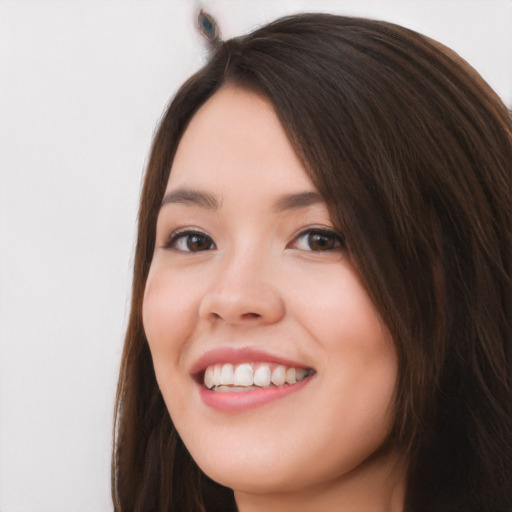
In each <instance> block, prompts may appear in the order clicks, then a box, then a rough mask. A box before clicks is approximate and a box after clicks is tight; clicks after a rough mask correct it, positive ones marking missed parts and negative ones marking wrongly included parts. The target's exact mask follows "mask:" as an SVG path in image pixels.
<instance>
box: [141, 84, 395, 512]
mask: <svg viewBox="0 0 512 512" xmlns="http://www.w3.org/2000/svg"><path fill="white" fill-rule="evenodd" d="M143 321H144V328H145V331H146V335H147V338H148V342H149V346H150V349H151V353H152V357H153V363H154V367H155V373H156V377H157V380H158V383H159V386H160V389H161V391H162V395H163V397H164V400H165V402H166V405H167V407H168V409H169V412H170V415H171V417H172V420H173V422H174V425H175V426H176V428H177V430H178V432H179V434H180V436H181V437H182V439H183V441H184V443H185V445H186V446H187V449H188V450H189V451H190V453H191V455H192V457H193V458H194V460H195V461H196V462H197V464H198V465H199V466H200V467H201V469H202V470H203V471H204V472H205V473H206V474H207V475H209V476H210V477H211V478H212V479H214V480H216V481H218V482H219V483H221V484H223V485H225V486H228V487H231V488H232V489H233V490H234V493H235V499H236V501H237V506H238V508H239V510H240V512H259V511H266V512H272V511H279V512H285V511H287V510H293V511H294V512H297V511H299V512H300V511H311V510H315V511H317V512H322V511H332V510H348V511H350V512H357V511H364V512H398V511H400V510H401V509H402V503H403V475H404V467H403V464H402V463H401V461H400V457H399V456H398V455H396V454H395V453H393V452H386V455H385V456H381V457H372V455H373V454H374V453H375V452H376V450H377V449H378V448H379V447H380V446H381V445H382V443H383V441H384V440H385V438H386V435H387V434H388V432H389V430H390V427H391V423H392V404H393V394H394V389H395V382H396V376H397V357H396V352H395V349H394V345H393V342H392V340H391V337H390V335H389V333H388V331H387V329H386V327H385V325H384V324H383V322H382V320H381V318H380V316H379V315H378V313H377V311H376V310H375V308H374V306H373V304H372V302H371V301H370V299H369V297H368V294H367V293H366V291H365V289H364V287H363V286H362V283H361V281H360V279H359V277H358V273H357V271H356V269H355V266H354V264H353V262H352V260H351V256H350V253H349V251H348V250H347V248H346V246H345V241H344V238H343V234H341V233H339V232H337V231H336V228H335V226H334V224H333V222H332V220H331V218H330V216H329V213H328V209H327V206H326V204H325V203H324V202H323V201H322V198H321V197H320V196H319V195H318V193H317V191H316V189H315V187H314V186H313V184H312V182H311V180H310V178H309V177H308V176H307V174H306V173H305V171H304V168H303V166H302V164H301V162H300V160H299V159H298V158H297V156H296V154H295V152H294V150H293V147H292V146H291V145H290V142H289V141H288V138H287V137H286V134H285V132H284V130H283V128H282V126H281V124H280V122H279V120H278V118H277V116H276V114H275V112H274V110H273V108H272V106H271V104H270V103H269V102H268V101H267V100H266V99H265V98H262V97H261V96H259V95H256V94H254V93H252V92H247V91H245V90H242V89H239V88H236V87H234V86H225V87H223V88H222V89H221V90H220V91H218V92H217V93H216V94H215V95H214V96H213V97H212V98H211V99H210V100H209V101H207V102H206V103H205V104H204V105H203V106H202V107H201V109H200V110H199V111H198V112H197V114H196V115H195V116H194V117H193V119H192V120H191V122H190V124H189V126H188V128H187V130H186V131H185V134H184V136H183V138H182V140H181V141H180V144H179V147H178V150H177V153H176V156H175V159H174V162H173V166H172V170H171V174H170V178H169V182H168V184H167V189H166V194H165V198H164V201H163V205H162V207H161V210H160V213H159V216H158V221H157V232H156V247H155V252H154V257H153V261H152V264H151V269H150V272H149V276H148V280H147V285H146V290H145V295H144V304H143ZM233 372H234V376H233ZM233 380H236V382H233ZM272 380H273V381H274V382H272ZM205 381H206V382H205Z"/></svg>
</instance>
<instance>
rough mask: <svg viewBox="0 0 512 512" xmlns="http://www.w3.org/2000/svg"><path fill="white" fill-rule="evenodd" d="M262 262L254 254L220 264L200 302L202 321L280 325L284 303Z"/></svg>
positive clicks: (283, 312)
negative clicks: (277, 323)
mask: <svg viewBox="0 0 512 512" xmlns="http://www.w3.org/2000/svg"><path fill="white" fill-rule="evenodd" d="M263 259H264V258H260V257H258V256H257V255H254V254H253V255H246V256H245V257H242V256H239V257H233V258H231V259H227V258H226V260H225V261H222V262H219V265H218V267H217V268H216V269H215V270H214V271H213V275H212V276H211V281H210V283H209V287H208V290H207V292H206V293H205V295H204V297H203V299H202V301H201V304H200V307H199V315H200V318H202V319H205V320H207V321H209V322H226V323H228V324H233V325H236V324H240V325H253V324H258V325H265V324H272V323H276V322H279V320H281V319H282V318H283V316H284V314H285V302H284V299H283V297H282V295H281V293H280V291H279V287H278V285H277V283H276V282H275V281H276V280H275V279H272V273H271V272H270V271H269V268H268V266H266V267H265V264H264V261H263Z"/></svg>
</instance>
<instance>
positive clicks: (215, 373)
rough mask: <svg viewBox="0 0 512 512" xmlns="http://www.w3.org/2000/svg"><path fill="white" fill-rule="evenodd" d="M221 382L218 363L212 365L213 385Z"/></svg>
mask: <svg viewBox="0 0 512 512" xmlns="http://www.w3.org/2000/svg"><path fill="white" fill-rule="evenodd" d="M221 384H222V374H221V369H220V366H219V365H218V364H216V365H215V366H214V367H213V385H214V386H220V385H221Z"/></svg>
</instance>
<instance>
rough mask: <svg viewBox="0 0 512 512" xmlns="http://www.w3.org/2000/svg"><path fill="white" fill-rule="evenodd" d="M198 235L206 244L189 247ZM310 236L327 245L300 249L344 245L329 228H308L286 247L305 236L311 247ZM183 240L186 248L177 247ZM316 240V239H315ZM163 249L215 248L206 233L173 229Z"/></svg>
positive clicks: (334, 248) (342, 246)
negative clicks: (321, 239) (317, 237)
mask: <svg viewBox="0 0 512 512" xmlns="http://www.w3.org/2000/svg"><path fill="white" fill-rule="evenodd" d="M194 236H196V237H198V238H199V243H200V244H207V245H206V246H205V247H204V248H199V249H198V250H193V249H191V248H190V245H189V242H191V241H192V237H194ZM312 236H320V237H323V239H324V240H325V239H328V243H329V247H328V248H326V249H313V248H310V249H302V250H305V251H308V250H309V251H311V252H316V253H319V252H328V251H333V250H339V249H343V248H344V247H345V240H344V238H343V236H342V235H340V234H339V233H336V232H335V231H333V230H331V229H321V228H308V229H306V230H304V231H302V232H300V233H299V234H298V235H297V236H296V237H295V238H294V239H293V240H292V241H291V242H290V243H289V244H288V245H287V246H286V248H287V249H293V248H297V242H298V241H300V240H301V239H304V238H305V237H307V243H308V244H309V246H310V247H311V242H312V240H311V237H312ZM181 240H183V241H184V242H185V243H186V244H187V249H184V248H179V247H178V243H179V242H180V241H181ZM317 241H318V240H317ZM164 248H165V249H175V250H177V251H180V252H191V253H195V252H203V251H209V250H212V249H215V248H216V246H215V242H214V241H213V239H212V238H211V237H210V236H209V235H207V234H206V233H203V232H202V231H199V230H191V229H188V230H180V231H175V232H174V233H171V235H170V236H169V239H168V241H167V243H166V244H165V245H164Z"/></svg>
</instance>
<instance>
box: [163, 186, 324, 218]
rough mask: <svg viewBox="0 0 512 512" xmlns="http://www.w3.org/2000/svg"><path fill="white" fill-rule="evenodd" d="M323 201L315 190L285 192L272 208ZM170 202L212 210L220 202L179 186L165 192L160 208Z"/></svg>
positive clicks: (300, 205)
mask: <svg viewBox="0 0 512 512" xmlns="http://www.w3.org/2000/svg"><path fill="white" fill-rule="evenodd" d="M323 202H324V198H323V197H322V196H321V195H320V194H319V193H318V192H316V191H307V192H299V193H297V194H286V195H284V196H281V197H279V199H278V200H277V201H276V203H275V204H274V207H273V210H274V211H275V212H277V213H280V212H284V211H288V210H295V209H299V208H307V207H308V206H311V205H314V204H318V203H323ZM172 203H181V204H192V205H197V206H200V207H202V208H205V209H207V210H212V211H215V210H217V209H218V208H219V204H220V203H219V200H218V199H217V197H216V196H215V195H213V194H210V193H209V192H203V191H200V190H194V189H189V188H180V189H177V190H174V191H172V192H169V193H167V194H166V195H165V196H164V198H163V199H162V203H161V205H160V208H162V207H163V206H164V205H166V204H172Z"/></svg>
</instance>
